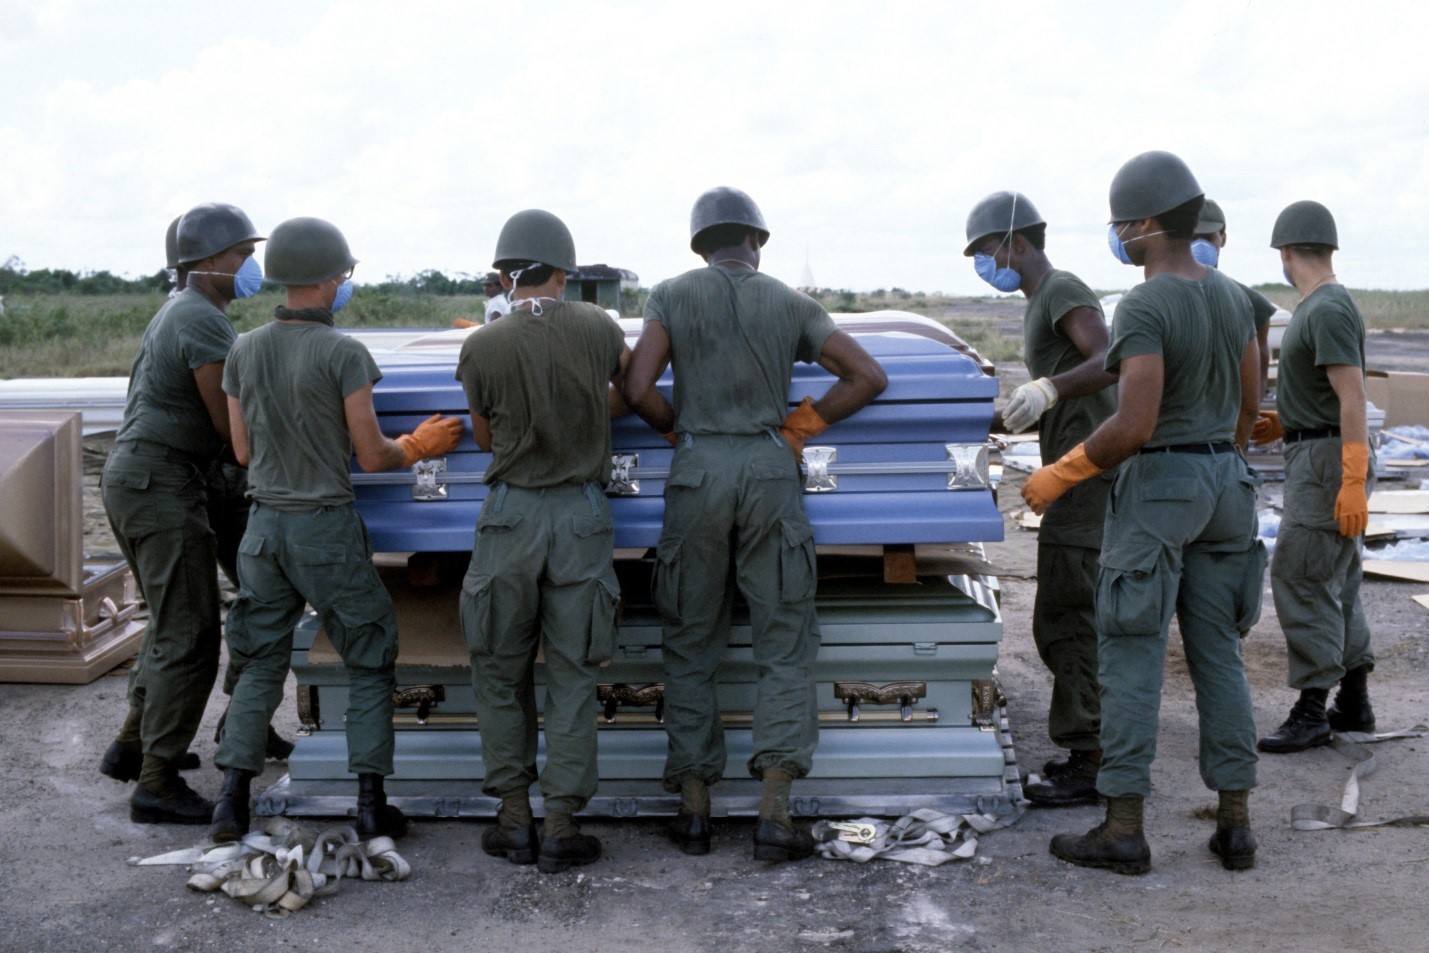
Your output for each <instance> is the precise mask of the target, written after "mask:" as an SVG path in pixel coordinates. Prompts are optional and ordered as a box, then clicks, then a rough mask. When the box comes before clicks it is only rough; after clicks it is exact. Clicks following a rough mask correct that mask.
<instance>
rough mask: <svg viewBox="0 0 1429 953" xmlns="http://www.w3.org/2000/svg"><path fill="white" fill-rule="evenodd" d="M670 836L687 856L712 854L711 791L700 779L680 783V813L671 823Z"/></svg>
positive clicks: (689, 779) (687, 779) (690, 779)
mask: <svg viewBox="0 0 1429 953" xmlns="http://www.w3.org/2000/svg"><path fill="white" fill-rule="evenodd" d="M669 834H670V840H672V841H674V842H675V846H677V847H679V848H680V850H682V851H683V852H685V853H686V854H691V855H695V856H698V855H700V854H708V853H709V852H710V789H709V787H708V786H707V785H706V784H705V782H704V781H702V780H700V779H699V778H685V779H684V780H683V781H681V782H680V813H678V814H676V815H675V819H674V820H673V821H671V822H670V827H669Z"/></svg>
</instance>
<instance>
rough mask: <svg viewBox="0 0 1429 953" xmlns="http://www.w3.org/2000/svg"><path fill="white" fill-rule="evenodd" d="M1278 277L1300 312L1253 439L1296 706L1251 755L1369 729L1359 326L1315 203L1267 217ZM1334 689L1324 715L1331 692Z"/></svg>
mask: <svg viewBox="0 0 1429 953" xmlns="http://www.w3.org/2000/svg"><path fill="white" fill-rule="evenodd" d="M1270 247H1272V248H1278V249H1280V261H1281V263H1282V264H1283V266H1284V270H1285V278H1286V280H1287V281H1289V282H1290V284H1292V285H1294V286H1295V290H1296V291H1298V292H1300V295H1301V298H1300V303H1299V304H1298V305H1296V307H1295V314H1294V316H1292V317H1291V319H1290V326H1289V327H1288V328H1287V329H1286V330H1285V340H1284V342H1283V343H1282V344H1281V347H1280V375H1279V380H1278V383H1277V386H1276V389H1275V406H1276V410H1275V411H1272V412H1269V413H1267V414H1265V415H1264V416H1263V417H1262V419H1261V421H1260V422H1258V423H1257V425H1256V429H1255V439H1256V440H1258V441H1269V440H1275V439H1277V438H1279V437H1284V439H1285V515H1284V519H1282V520H1281V523H1280V537H1279V539H1278V540H1277V541H1276V546H1275V558H1274V559H1273V560H1272V561H1271V564H1270V591H1271V593H1272V595H1273V596H1274V597H1275V612H1276V615H1278V616H1279V617H1280V627H1281V629H1283V630H1284V632H1285V644H1286V647H1287V648H1288V650H1289V656H1290V678H1289V683H1290V687H1291V688H1297V689H1299V690H1300V699H1299V700H1298V701H1297V702H1296V703H1295V706H1294V707H1293V708H1291V709H1290V717H1288V718H1287V719H1286V720H1285V723H1284V724H1282V725H1281V726H1280V728H1279V729H1277V730H1276V731H1275V733H1274V734H1271V735H1269V736H1267V737H1264V738H1261V739H1260V742H1259V745H1258V747H1259V748H1260V750H1261V751H1268V752H1273V753H1276V754H1283V753H1286V752H1290V751H1304V750H1305V749H1306V748H1314V747H1317V746H1319V745H1327V744H1329V743H1330V732H1331V729H1333V730H1335V731H1374V727H1375V724H1374V710H1373V709H1372V708H1371V707H1370V703H1369V692H1368V689H1367V687H1366V684H1365V683H1366V680H1367V679H1368V677H1369V673H1370V672H1371V671H1372V670H1373V669H1374V653H1373V651H1372V650H1371V649H1370V634H1369V626H1368V625H1367V624H1366V622H1365V614H1364V606H1363V605H1362V604H1361V603H1360V581H1361V569H1360V547H1361V545H1362V544H1363V536H1364V531H1365V525H1366V523H1367V522H1368V521H1369V488H1371V487H1373V485H1374V466H1373V464H1372V462H1371V460H1370V452H1369V428H1368V426H1367V424H1366V421H1365V387H1364V363H1365V361H1364V334H1365V332H1364V320H1363V319H1362V318H1361V317H1360V313H1359V310H1358V309H1357V308H1356V307H1355V303H1354V301H1353V300H1352V299H1351V298H1350V295H1349V292H1347V291H1346V290H1345V288H1344V286H1343V285H1341V284H1340V283H1339V282H1338V281H1337V280H1336V279H1335V273H1334V271H1333V267H1334V265H1333V262H1332V260H1331V259H1332V256H1333V255H1334V252H1335V251H1336V250H1338V248H1339V238H1338V236H1337V234H1336V231H1335V220H1334V218H1333V217H1332V216H1331V215H1330V211H1329V209H1327V208H1325V206H1323V205H1321V204H1320V203H1319V202H1310V201H1301V202H1295V203H1293V204H1292V205H1290V206H1288V207H1287V208H1286V209H1285V210H1284V211H1283V212H1281V213H1280V217H1279V218H1277V219H1276V220H1275V228H1274V229H1273V230H1272V232H1271V236H1270ZM1336 682H1338V683H1339V686H1340V689H1339V692H1338V693H1336V695H1335V701H1334V704H1333V705H1332V706H1331V707H1330V709H1329V711H1326V710H1325V699H1326V698H1327V697H1328V695H1329V689H1330V686H1332V685H1334V684H1335V683H1336Z"/></svg>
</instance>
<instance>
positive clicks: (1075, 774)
mask: <svg viewBox="0 0 1429 953" xmlns="http://www.w3.org/2000/svg"><path fill="white" fill-rule="evenodd" d="M1046 235H1047V223H1046V221H1045V220H1044V219H1043V218H1042V216H1041V215H1040V214H1038V212H1037V209H1036V208H1035V207H1034V206H1033V205H1032V203H1031V202H1029V201H1028V200H1027V197H1026V196H1024V195H1021V194H1020V193H1017V192H995V193H993V194H992V195H989V196H988V197H987V198H985V199H983V200H982V201H981V202H979V203H978V204H977V205H975V206H974V207H973V210H972V212H971V213H969V215H968V224H967V239H968V245H967V248H965V249H964V250H963V254H964V255H967V256H971V257H972V258H973V261H974V265H975V267H976V268H977V273H978V275H979V276H980V277H981V278H982V279H983V280H984V281H986V282H987V283H988V284H990V285H992V286H993V287H994V288H996V289H997V290H998V291H1017V290H1020V291H1021V292H1022V293H1023V294H1024V295H1026V297H1027V313H1026V314H1025V315H1024V316H1023V319H1022V340H1023V346H1022V353H1023V359H1024V360H1025V361H1026V362H1027V370H1028V372H1029V373H1030V374H1031V375H1032V381H1031V382H1030V383H1027V384H1023V385H1022V386H1021V387H1019V388H1017V390H1016V391H1015V392H1013V395H1012V400H1011V401H1010V402H1009V403H1008V405H1007V407H1006V409H1004V410H1003V411H1002V413H1001V415H1000V417H1001V421H1000V423H1001V424H1002V425H1003V426H1005V427H1006V429H1007V430H1008V431H1009V432H1011V433H1018V432H1020V431H1023V430H1026V429H1027V428H1028V427H1030V426H1032V425H1033V424H1037V425H1038V437H1039V439H1040V441H1041V451H1042V462H1043V464H1049V463H1053V462H1055V461H1056V460H1057V459H1058V458H1060V457H1061V456H1062V454H1064V453H1066V452H1067V451H1068V450H1071V449H1072V448H1073V447H1075V446H1077V445H1078V444H1080V443H1082V442H1083V441H1084V440H1086V439H1087V437H1088V436H1090V435H1091V432H1092V431H1093V430H1095V429H1096V428H1097V427H1098V426H1099V425H1100V424H1101V422H1102V421H1104V420H1106V418H1107V417H1109V416H1110V415H1111V413H1112V411H1114V410H1115V409H1116V394H1115V392H1114V391H1113V390H1112V388H1111V385H1112V384H1114V383H1115V382H1116V378H1115V377H1114V376H1112V375H1111V374H1108V373H1107V372H1106V371H1105V370H1104V369H1103V367H1102V364H1103V362H1104V361H1105V359H1106V348H1107V330H1106V318H1105V317H1103V315H1102V310H1101V304H1100V303H1099V302H1098V301H1097V296H1096V295H1095V294H1093V293H1092V290H1091V289H1090V288H1088V287H1087V286H1086V284H1084V283H1083V282H1082V280H1081V279H1080V278H1078V277H1077V276H1076V275H1074V274H1072V273H1071V272H1067V271H1060V270H1058V269H1056V268H1053V267H1052V263H1051V261H1049V260H1048V258H1047V253H1046V252H1045V251H1044V248H1045V245H1046ZM998 424H999V421H994V424H993V425H994V427H995V428H996V427H997V426H998ZM1112 476H1113V471H1110V470H1109V471H1108V472H1106V473H1103V474H1100V475H1098V476H1097V477H1095V478H1093V479H1089V480H1087V481H1086V482H1084V483H1081V484H1078V485H1077V486H1075V487H1073V488H1072V489H1070V490H1069V491H1067V494H1066V495H1065V496H1063V497H1062V498H1061V499H1059V500H1057V502H1056V503H1054V504H1053V505H1052V506H1051V507H1050V508H1049V509H1048V511H1047V514H1046V516H1044V517H1043V519H1042V526H1041V528H1040V529H1039V530H1038V536H1037V597H1036V602H1035V603H1034V604H1033V608H1032V639H1033V641H1034V642H1036V643H1037V652H1038V654H1039V655H1041V657H1042V661H1043V663H1045V664H1046V666H1047V668H1048V669H1049V670H1050V671H1051V672H1052V704H1051V707H1050V709H1049V710H1048V713H1047V731H1048V734H1049V735H1051V738H1052V742H1053V743H1054V744H1056V745H1058V746H1059V747H1062V748H1066V749H1067V750H1068V751H1069V755H1068V757H1067V759H1066V760H1065V761H1049V762H1048V763H1047V766H1046V768H1044V769H1043V770H1044V771H1045V772H1046V775H1047V776H1046V778H1045V779H1044V780H1042V781H1040V782H1039V783H1036V784H1028V785H1027V786H1026V787H1025V788H1024V792H1025V793H1026V795H1027V798H1028V800H1030V801H1031V802H1032V803H1033V804H1038V805H1046V806H1062V805H1071V804H1088V803H1093V802H1095V801H1096V799H1097V787H1096V781H1097V768H1098V767H1099V766H1100V765H1101V742H1100V741H1099V740H1098V732H1099V730H1100V726H1101V706H1100V703H1099V702H1098V700H1097V630H1096V611H1095V595H1096V585H1097V558H1098V556H1100V554H1101V543H1102V523H1103V522H1104V520H1105V518H1106V499H1107V494H1108V492H1109V491H1110V489H1111V478H1112Z"/></svg>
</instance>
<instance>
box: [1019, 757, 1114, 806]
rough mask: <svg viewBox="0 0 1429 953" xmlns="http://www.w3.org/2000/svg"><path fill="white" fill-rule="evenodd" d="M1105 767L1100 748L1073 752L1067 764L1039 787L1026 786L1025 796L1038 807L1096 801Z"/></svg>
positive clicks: (1050, 774) (1035, 785)
mask: <svg viewBox="0 0 1429 953" xmlns="http://www.w3.org/2000/svg"><path fill="white" fill-rule="evenodd" d="M1101 765H1102V753H1101V749H1100V748H1094V749H1092V750H1091V751H1073V752H1070V753H1069V755H1068V757H1067V761H1066V763H1065V765H1064V766H1063V767H1062V768H1061V770H1059V771H1057V772H1055V773H1049V774H1048V775H1047V777H1045V778H1043V779H1042V780H1041V781H1039V782H1037V783H1036V784H1028V785H1025V786H1024V787H1023V789H1022V793H1023V794H1025V795H1027V800H1028V801H1030V802H1031V803H1032V804H1033V806H1035V807H1071V806H1072V805H1075V804H1095V803H1096V802H1097V796H1098V795H1097V771H1098V769H1100V768H1101Z"/></svg>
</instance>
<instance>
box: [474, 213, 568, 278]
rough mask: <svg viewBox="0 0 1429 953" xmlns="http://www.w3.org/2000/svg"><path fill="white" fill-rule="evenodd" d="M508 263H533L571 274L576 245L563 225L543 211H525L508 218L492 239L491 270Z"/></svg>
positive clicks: (563, 223)
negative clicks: (498, 233)
mask: <svg viewBox="0 0 1429 953" xmlns="http://www.w3.org/2000/svg"><path fill="white" fill-rule="evenodd" d="M511 261H534V262H540V263H541V264H543V265H550V266H551V267H552V268H560V269H562V270H563V271H575V270H576V242H575V239H574V238H572V237H571V230H570V229H569V228H567V227H566V223H565V222H563V221H561V220H560V219H559V218H557V217H556V216H554V215H552V214H551V213H550V212H547V211H546V210H545V209H539V208H528V209H526V210H525V211H522V212H517V213H516V214H515V215H513V216H511V217H510V218H508V219H507V220H506V224H505V225H503V226H501V234H500V235H498V236H497V237H496V257H495V258H494V259H493V260H492V262H491V264H492V267H494V268H500V267H501V266H502V263H503V262H511Z"/></svg>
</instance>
